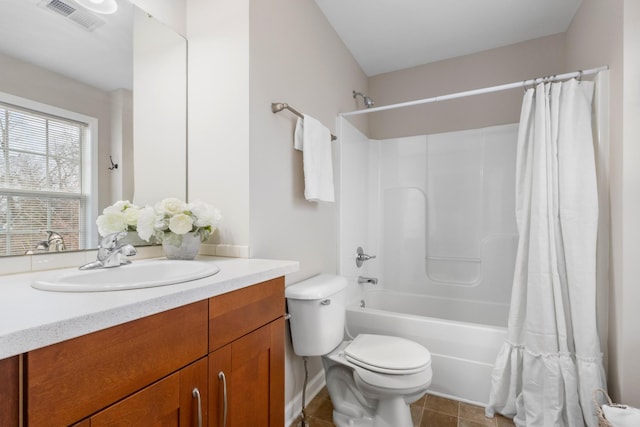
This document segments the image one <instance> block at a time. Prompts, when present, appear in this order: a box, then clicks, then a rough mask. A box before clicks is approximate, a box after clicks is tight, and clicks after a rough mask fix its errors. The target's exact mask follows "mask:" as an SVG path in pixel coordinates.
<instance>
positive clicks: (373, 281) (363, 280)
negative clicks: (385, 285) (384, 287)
mask: <svg viewBox="0 0 640 427" xmlns="http://www.w3.org/2000/svg"><path fill="white" fill-rule="evenodd" d="M358 283H360V284H363V283H371V284H372V285H377V284H378V278H377V277H364V276H358Z"/></svg>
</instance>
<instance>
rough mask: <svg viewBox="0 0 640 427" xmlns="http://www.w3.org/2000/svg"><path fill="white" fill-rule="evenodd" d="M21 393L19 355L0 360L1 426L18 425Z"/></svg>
mask: <svg viewBox="0 0 640 427" xmlns="http://www.w3.org/2000/svg"><path fill="white" fill-rule="evenodd" d="M19 394H20V362H19V356H14V357H10V358H8V359H2V360H0V426H17V425H18V422H19V411H20V406H19V405H20V403H19Z"/></svg>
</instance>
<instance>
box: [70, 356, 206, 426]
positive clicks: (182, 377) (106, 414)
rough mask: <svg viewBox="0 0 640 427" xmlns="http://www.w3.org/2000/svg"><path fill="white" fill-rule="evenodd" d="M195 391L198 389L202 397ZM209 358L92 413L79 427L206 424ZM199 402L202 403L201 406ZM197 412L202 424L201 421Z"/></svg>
mask: <svg viewBox="0 0 640 427" xmlns="http://www.w3.org/2000/svg"><path fill="white" fill-rule="evenodd" d="M194 390H198V393H200V397H201V400H199V399H198V398H197V396H196V394H197V393H194ZM206 398H207V359H206V358H203V359H201V360H199V361H197V362H195V363H193V364H191V365H189V366H187V367H185V368H183V369H182V370H180V371H179V372H176V373H175V374H172V375H170V376H168V377H166V378H164V379H162V380H160V381H158V382H156V383H154V384H152V385H150V386H149V387H146V388H144V389H143V390H141V391H139V392H137V393H135V394H133V395H132V396H130V397H128V398H126V399H124V400H122V401H121V402H118V403H116V404H115V405H112V406H110V407H108V408H107V409H105V410H103V411H101V412H99V413H97V414H96V415H94V416H92V417H91V418H90V420H89V423H86V421H85V424H82V423H81V424H79V425H78V426H76V427H80V426H82V427H85V426H86V427H89V426H91V427H107V426H113V427H115V426H140V427H178V426H188V427H193V426H198V425H203V426H205V425H206V422H207V412H206V400H205V399H206ZM199 404H200V405H199ZM198 412H200V417H201V419H202V424H199V423H198V418H199V416H198Z"/></svg>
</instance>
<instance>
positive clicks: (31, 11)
mask: <svg viewBox="0 0 640 427" xmlns="http://www.w3.org/2000/svg"><path fill="white" fill-rule="evenodd" d="M65 2H66V3H69V4H70V5H73V6H74V7H77V8H79V9H82V10H84V9H83V8H82V7H81V6H79V5H78V4H77V3H75V2H74V1H73V0H65ZM44 3H45V2H44V0H0V53H3V54H5V55H9V56H12V57H15V58H19V59H21V60H23V61H26V62H30V63H33V64H36V65H38V66H40V67H43V68H47V69H49V70H52V71H55V72H57V73H59V74H63V75H65V76H67V77H70V78H73V79H75V80H78V81H81V82H83V83H86V84H89V85H91V86H94V87H97V88H100V89H103V90H107V91H109V90H114V89H120V88H127V89H131V87H132V83H133V71H132V70H133V41H132V40H133V32H132V28H133V6H132V5H131V4H130V3H129V2H127V1H118V3H119V5H120V8H119V10H118V12H116V13H114V14H112V15H96V14H93V16H95V17H97V18H98V19H101V20H102V21H104V25H102V26H101V27H99V28H97V29H95V30H94V31H87V30H86V29H85V28H83V27H82V26H80V25H79V24H77V23H76V22H74V21H72V20H70V19H69V18H66V17H64V16H62V15H60V14H58V13H56V12H53V11H51V10H49V9H46V8H44V7H42V4H44ZM87 13H89V14H91V12H87Z"/></svg>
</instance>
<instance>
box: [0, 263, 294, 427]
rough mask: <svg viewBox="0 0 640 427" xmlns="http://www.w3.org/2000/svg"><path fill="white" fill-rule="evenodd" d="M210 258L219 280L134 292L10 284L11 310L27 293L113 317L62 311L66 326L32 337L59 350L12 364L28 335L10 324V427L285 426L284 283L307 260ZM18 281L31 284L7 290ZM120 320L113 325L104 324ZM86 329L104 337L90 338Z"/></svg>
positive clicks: (47, 326)
mask: <svg viewBox="0 0 640 427" xmlns="http://www.w3.org/2000/svg"><path fill="white" fill-rule="evenodd" d="M137 262H144V261H137ZM211 262H215V263H217V264H218V265H219V267H220V270H221V271H220V273H218V274H217V275H215V276H211V277H208V278H204V279H199V280H195V281H192V282H187V283H181V284H177V285H170V286H165V287H161V288H150V289H142V290H133V291H116V292H106V293H105V292H97V293H78V294H68V293H51V292H46V291H38V290H35V289H31V288H30V286H29V281H30V280H33V275H34V273H31V274H27V275H16V276H10V277H9V276H7V277H3V278H1V279H0V300H1V301H2V302H1V303H0V304H2V305H3V306H4V304H5V301H6V300H4V299H3V298H4V297H5V296H6V297H7V298H9V299H11V298H14V299H15V298H18V299H19V298H20V294H21V293H22V294H28V295H30V296H31V297H32V298H35V299H36V301H35V302H34V304H35V305H38V304H39V303H41V302H42V301H40V300H39V299H40V298H45V299H48V300H49V304H55V303H56V302H58V303H59V304H62V305H64V304H67V305H73V304H77V303H82V302H83V301H84V302H86V303H87V305H89V306H92V304H96V305H102V309H103V311H102V312H100V311H97V310H98V308H97V307H96V306H95V305H94V306H93V307H92V309H90V310H89V311H90V312H88V311H87V309H86V308H82V307H81V306H80V307H78V311H77V312H76V313H70V314H65V312H64V308H65V307H60V306H58V307H56V306H55V305H52V307H51V311H53V312H54V313H58V314H57V315H56V316H58V317H59V321H58V322H57V323H56V322H51V319H49V320H47V322H48V323H44V322H45V321H44V320H43V321H41V324H40V325H39V326H35V329H36V331H35V332H34V330H33V328H30V329H29V328H27V329H24V330H23V334H22V335H23V338H24V337H28V336H34V335H35V336H37V337H38V338H39V339H38V340H35V341H40V340H45V341H46V340H49V341H51V342H50V343H48V344H47V345H40V344H36V347H35V348H31V347H33V346H32V345H29V343H28V342H27V341H29V340H27V341H24V342H22V343H21V346H22V347H23V350H24V351H19V352H18V353H16V354H13V355H9V356H7V355H6V352H7V351H8V350H7V349H8V348H10V347H16V344H15V342H16V341H20V338H21V337H20V335H21V334H20V331H17V330H16V331H14V332H13V333H8V332H7V331H6V329H7V328H4V327H2V326H0V351H2V352H3V353H0V355H2V356H0V425H2V426H18V425H20V423H23V425H28V426H77V427H88V426H91V427H95V426H103V425H104V426H106V425H139V426H144V425H163V426H165V425H166V426H169V425H172V426H173V425H175V426H200V425H201V426H222V425H225V424H224V422H225V419H224V418H225V416H226V426H258V425H259V426H278V427H280V426H282V425H284V317H283V315H284V311H285V307H284V277H283V276H284V274H286V273H289V272H293V271H296V270H297V268H298V267H297V263H295V262H286V261H268V260H247V259H230V258H227V259H219V258H218V259H212V260H211ZM23 276H24V277H23ZM11 278H13V279H15V281H17V282H21V283H20V284H13V285H6V284H7V283H8V282H7V280H11ZM3 285H6V289H5V288H4V287H3ZM24 286H26V287H28V289H26V288H24ZM12 289H13V290H14V291H15V290H16V289H19V290H20V291H21V292H14V293H13V295H10V294H9V293H11V290H12ZM7 291H8V292H9V293H5V292H7ZM145 294H146V295H145ZM65 297H66V299H71V300H73V302H69V301H67V302H66V303H65ZM96 299H97V300H98V301H93V300H96ZM90 301H91V303H89V302H90ZM85 306H86V305H85ZM61 308H62V310H60V309H61ZM67 308H68V307H67ZM109 313H111V316H109V315H108V314H109ZM28 315H33V316H37V314H36V313H33V312H31V311H29V310H28V309H27V313H25V316H28ZM128 316H132V317H133V319H131V320H129V321H126V322H119V321H118V320H117V319H123V318H126V317H128ZM3 317H4V315H3V314H1V313H0V325H2V322H4V321H5V320H6V319H3ZM44 317H45V318H47V317H49V316H44ZM109 317H111V318H112V319H114V320H112V323H113V325H109V326H107V327H103V326H104V325H105V322H107V323H108V318H109ZM18 320H19V319H18ZM18 323H21V322H18ZM28 323H31V324H33V323H34V321H33V319H31V320H26V321H25V322H24V324H25V326H26V324H28ZM36 323H37V321H36ZM78 323H80V324H84V326H83V327H74V325H75V326H79V325H77V324H78ZM65 325H66V326H68V328H65V327H64V326H65ZM87 325H88V326H89V328H90V329H95V330H93V331H91V332H88V333H82V332H79V331H82V329H83V328H86V327H87ZM14 329H15V328H14ZM67 329H70V330H71V331H70V332H69V331H68V330H67ZM65 330H67V332H64V331H65ZM69 333H71V334H72V335H75V336H73V337H70V338H63V339H60V337H63V336H65V335H66V334H69ZM9 343H14V344H13V345H11V346H10V345H9ZM15 350H17V348H14V349H13V352H15ZM5 356H7V357H5ZM225 407H226V410H225ZM225 414H226V415H225ZM200 420H201V421H200Z"/></svg>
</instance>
